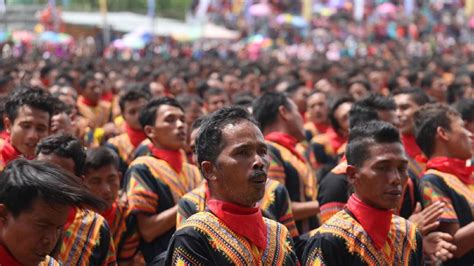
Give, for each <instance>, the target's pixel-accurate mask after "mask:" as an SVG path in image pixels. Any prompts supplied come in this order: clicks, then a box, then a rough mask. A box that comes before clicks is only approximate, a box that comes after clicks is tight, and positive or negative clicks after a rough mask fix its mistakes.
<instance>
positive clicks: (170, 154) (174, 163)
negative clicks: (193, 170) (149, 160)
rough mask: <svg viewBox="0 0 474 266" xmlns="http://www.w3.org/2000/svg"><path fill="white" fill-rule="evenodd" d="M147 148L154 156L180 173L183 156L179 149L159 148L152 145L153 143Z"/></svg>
mask: <svg viewBox="0 0 474 266" xmlns="http://www.w3.org/2000/svg"><path fill="white" fill-rule="evenodd" d="M148 148H149V149H150V151H151V154H152V155H153V156H154V157H156V158H158V159H162V160H164V161H166V162H167V163H168V164H169V165H170V166H171V168H173V170H174V171H175V172H176V173H178V174H179V173H181V170H182V168H183V158H182V157H181V152H180V150H174V151H172V150H164V149H159V148H157V147H155V146H153V144H149V145H148Z"/></svg>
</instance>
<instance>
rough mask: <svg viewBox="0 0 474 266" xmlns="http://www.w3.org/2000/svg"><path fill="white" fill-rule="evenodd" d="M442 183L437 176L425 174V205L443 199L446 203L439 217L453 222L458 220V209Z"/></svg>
mask: <svg viewBox="0 0 474 266" xmlns="http://www.w3.org/2000/svg"><path fill="white" fill-rule="evenodd" d="M441 186H442V183H441V181H440V180H439V178H437V177H435V176H425V177H424V178H423V202H424V204H425V206H429V205H430V204H432V203H434V202H437V201H442V202H444V203H445V207H444V212H443V214H441V216H440V217H439V220H440V221H442V222H447V223H453V222H456V223H457V222H458V217H457V215H456V211H455V210H454V206H453V203H452V201H451V199H450V198H449V196H448V195H447V194H446V193H444V192H443V189H442V187H441Z"/></svg>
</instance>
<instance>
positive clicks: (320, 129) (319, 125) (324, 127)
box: [313, 122, 330, 134]
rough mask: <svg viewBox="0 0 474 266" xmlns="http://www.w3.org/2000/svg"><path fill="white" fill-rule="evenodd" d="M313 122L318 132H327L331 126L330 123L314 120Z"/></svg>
mask: <svg viewBox="0 0 474 266" xmlns="http://www.w3.org/2000/svg"><path fill="white" fill-rule="evenodd" d="M313 124H314V127H315V128H316V130H317V131H318V134H325V133H326V132H327V131H328V130H329V127H330V125H329V124H327V123H316V122H313Z"/></svg>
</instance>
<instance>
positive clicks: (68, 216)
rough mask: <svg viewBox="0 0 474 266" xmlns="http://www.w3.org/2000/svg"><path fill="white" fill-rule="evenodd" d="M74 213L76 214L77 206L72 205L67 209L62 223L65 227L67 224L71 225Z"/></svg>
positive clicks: (74, 217) (67, 226)
mask: <svg viewBox="0 0 474 266" xmlns="http://www.w3.org/2000/svg"><path fill="white" fill-rule="evenodd" d="M76 214H77V208H76V207H72V208H71V209H70V210H69V213H68V215H67V220H66V223H65V224H64V228H65V229H67V228H69V226H71V224H72V223H73V222H74V219H76Z"/></svg>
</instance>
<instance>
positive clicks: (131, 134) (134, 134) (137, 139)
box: [125, 123, 146, 148]
mask: <svg viewBox="0 0 474 266" xmlns="http://www.w3.org/2000/svg"><path fill="white" fill-rule="evenodd" d="M125 132H127V135H128V138H129V139H130V142H131V143H132V145H133V147H135V148H136V147H137V146H138V145H139V144H140V143H141V142H142V141H144V140H145V139H146V135H145V132H143V130H136V129H133V128H131V127H130V126H129V125H128V124H127V123H125Z"/></svg>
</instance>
